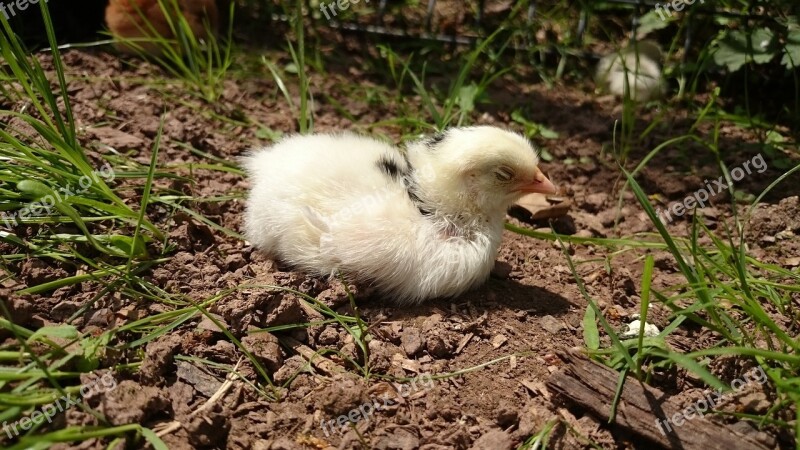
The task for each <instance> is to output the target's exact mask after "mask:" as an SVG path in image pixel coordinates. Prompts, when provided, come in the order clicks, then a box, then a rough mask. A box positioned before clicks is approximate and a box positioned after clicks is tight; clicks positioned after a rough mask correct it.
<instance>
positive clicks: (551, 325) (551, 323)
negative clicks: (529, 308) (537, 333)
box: [539, 315, 567, 334]
mask: <svg viewBox="0 0 800 450" xmlns="http://www.w3.org/2000/svg"><path fill="white" fill-rule="evenodd" d="M539 326H541V327H542V329H544V330H545V331H547V332H548V333H551V334H558V332H560V331H561V330H563V329H565V328H566V327H567V326H566V325H564V322H562V321H560V320H558V319H556V318H555V317H553V316H551V315H547V316H544V317H542V318H541V319H539Z"/></svg>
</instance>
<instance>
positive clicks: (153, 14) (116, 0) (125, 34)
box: [106, 0, 219, 56]
mask: <svg viewBox="0 0 800 450" xmlns="http://www.w3.org/2000/svg"><path fill="white" fill-rule="evenodd" d="M162 1H163V4H164V7H163V8H166V11H172V10H171V8H172V0H162ZM177 5H178V8H179V9H180V12H181V14H182V15H183V16H184V17H185V18H186V22H187V23H188V24H189V28H191V30H192V33H194V35H195V36H196V37H197V38H198V39H202V38H204V37H206V36H207V29H208V28H210V29H211V31H212V32H216V30H217V27H218V21H219V19H218V15H217V5H216V3H215V0H178V1H177ZM171 20H172V23H173V26H177V18H172V19H171ZM106 24H107V25H108V28H109V30H111V33H112V34H113V35H114V36H116V37H118V38H125V39H140V38H152V37H154V36H161V37H164V38H167V39H174V38H175V35H174V33H173V30H172V27H171V26H170V22H169V21H168V20H167V18H166V16H165V14H164V9H162V6H161V4H160V3H159V1H158V0H111V2H110V3H109V4H108V6H107V7H106ZM136 45H138V46H141V47H142V49H143V50H144V51H145V52H147V53H148V54H150V55H156V56H157V55H159V54H160V53H161V48H160V47H159V46H158V45H157V44H155V43H151V42H144V41H141V42H136ZM117 48H118V49H119V50H120V51H122V52H125V53H130V54H137V53H138V52H137V51H136V49H135V48H132V46H128V45H125V44H118V45H117Z"/></svg>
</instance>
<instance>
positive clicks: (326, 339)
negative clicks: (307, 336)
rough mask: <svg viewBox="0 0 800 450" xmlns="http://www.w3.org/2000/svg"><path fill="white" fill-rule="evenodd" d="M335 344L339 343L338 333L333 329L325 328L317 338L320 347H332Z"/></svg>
mask: <svg viewBox="0 0 800 450" xmlns="http://www.w3.org/2000/svg"><path fill="white" fill-rule="evenodd" d="M337 342H339V333H337V332H336V329H335V328H334V327H330V326H328V327H325V329H324V330H322V332H321V333H320V334H319V336H317V343H319V344H320V345H333V344H335V343H337Z"/></svg>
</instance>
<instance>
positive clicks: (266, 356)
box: [242, 332, 283, 373]
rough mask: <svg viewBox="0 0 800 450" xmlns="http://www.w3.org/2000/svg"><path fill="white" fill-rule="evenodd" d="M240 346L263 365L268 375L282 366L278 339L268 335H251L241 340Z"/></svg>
mask: <svg viewBox="0 0 800 450" xmlns="http://www.w3.org/2000/svg"><path fill="white" fill-rule="evenodd" d="M242 345H243V346H244V348H246V349H247V351H249V352H250V353H252V354H253V356H254V357H255V358H256V360H258V362H260V363H261V364H263V365H264V366H265V367H266V368H267V370H269V371H270V373H274V372H275V371H277V370H278V369H280V367H281V366H282V365H283V353H282V351H281V345H280V342H279V341H278V338H276V337H275V336H273V335H272V334H270V333H265V332H261V333H253V334H249V335H247V336H245V337H244V338H243V339H242Z"/></svg>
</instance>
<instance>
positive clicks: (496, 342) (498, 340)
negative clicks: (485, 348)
mask: <svg viewBox="0 0 800 450" xmlns="http://www.w3.org/2000/svg"><path fill="white" fill-rule="evenodd" d="M506 342H508V338H507V337H506V336H505V335H504V334H498V335H497V336H495V337H493V338H492V347H494V348H500V347H502V346H503V344H505V343H506Z"/></svg>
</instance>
